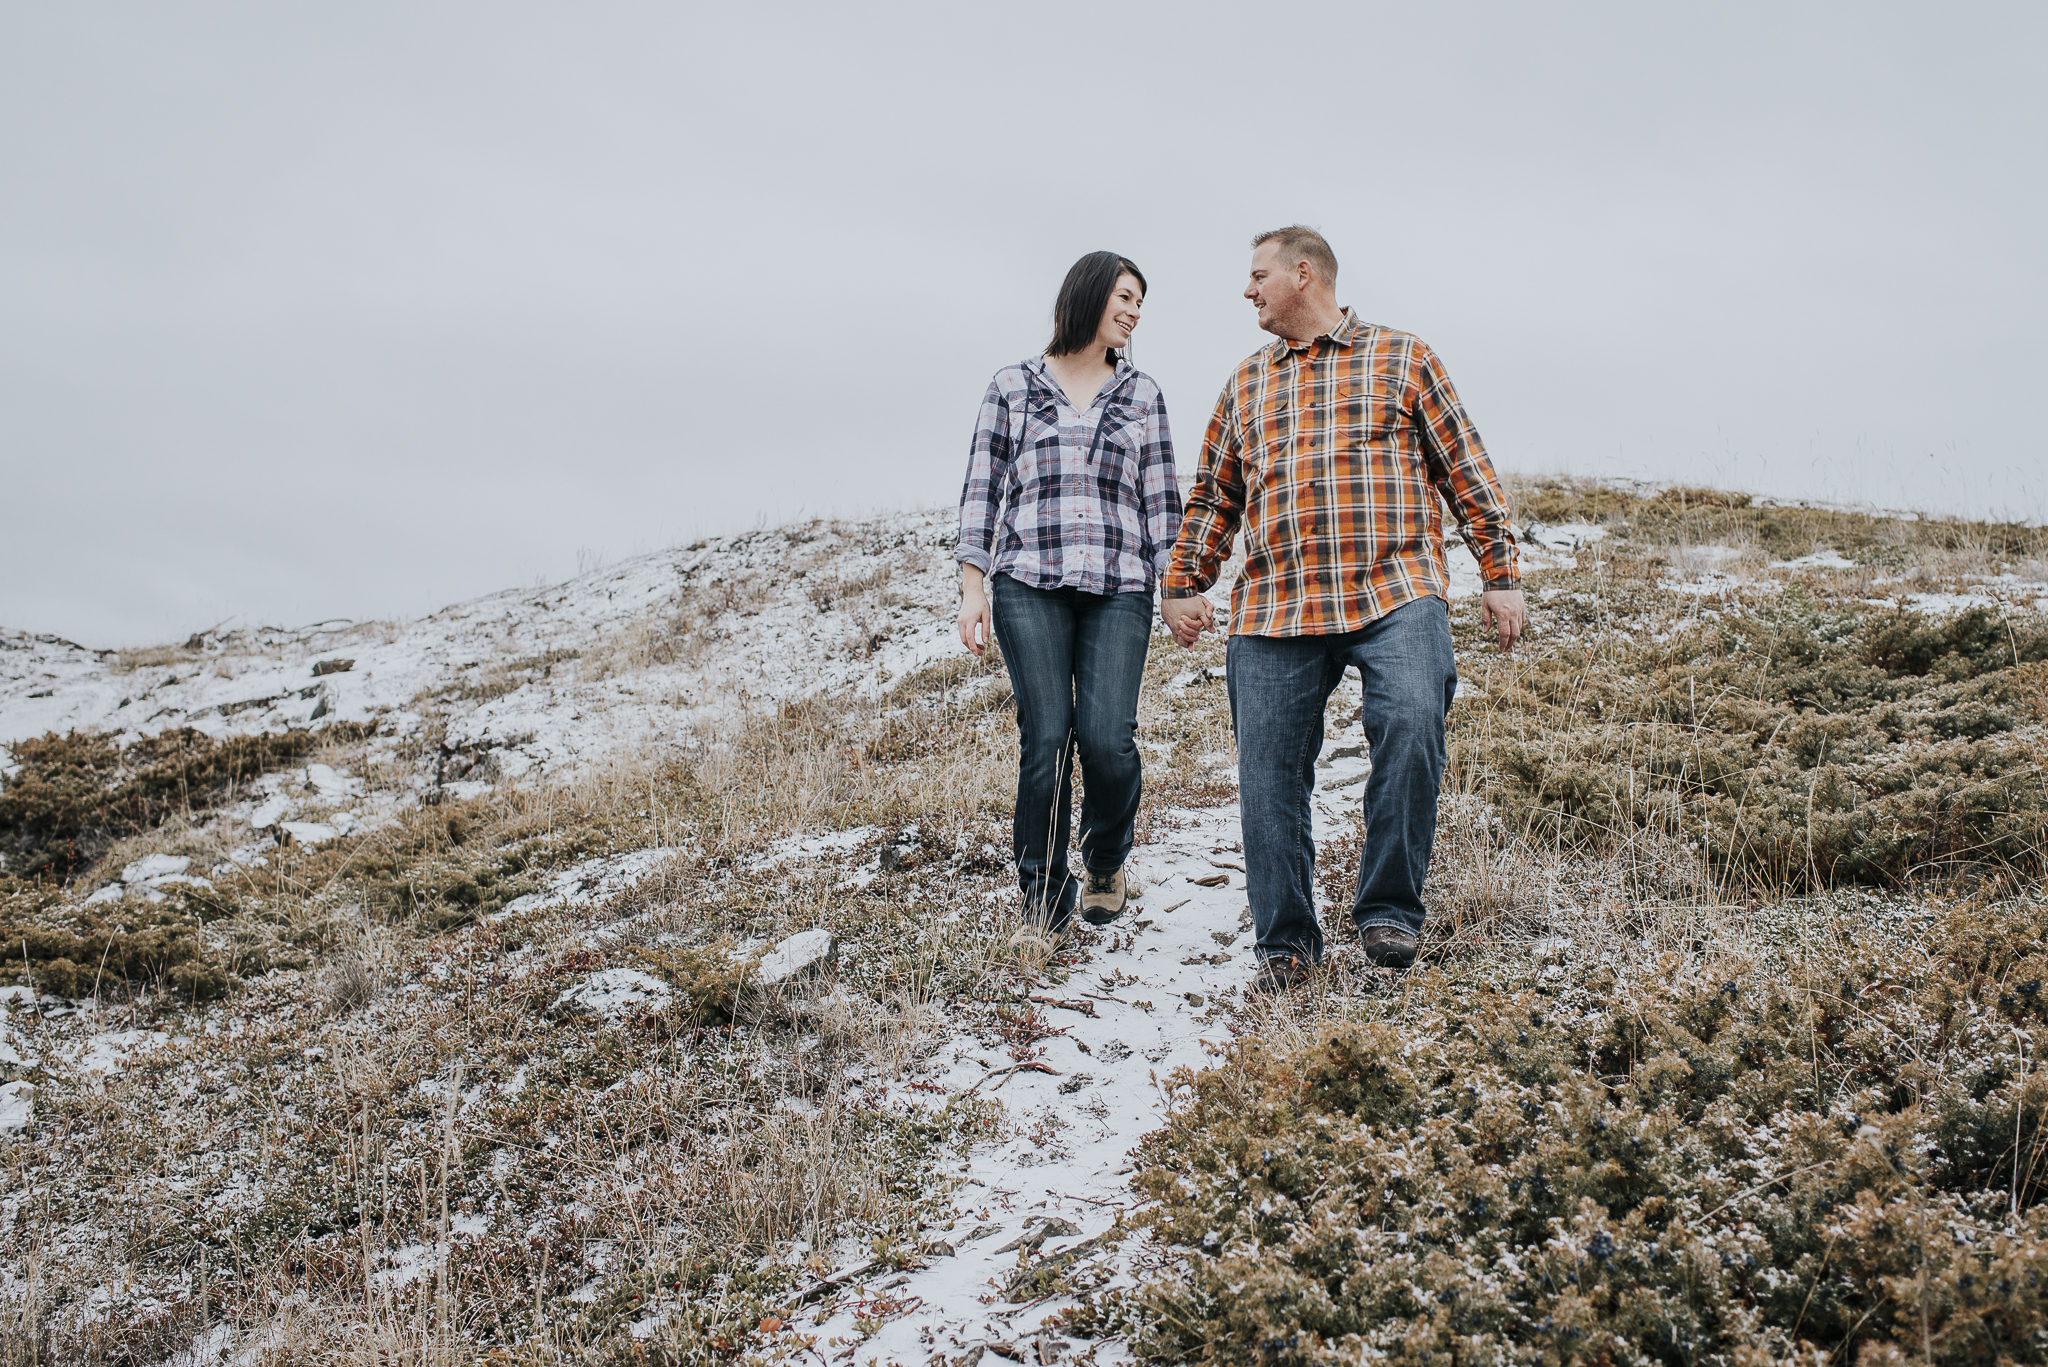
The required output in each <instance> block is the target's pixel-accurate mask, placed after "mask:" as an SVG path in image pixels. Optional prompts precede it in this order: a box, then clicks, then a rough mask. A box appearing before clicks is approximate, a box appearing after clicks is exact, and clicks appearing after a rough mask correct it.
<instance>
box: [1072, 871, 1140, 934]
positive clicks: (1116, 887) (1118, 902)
mask: <svg viewBox="0 0 2048 1367" xmlns="http://www.w3.org/2000/svg"><path fill="white" fill-rule="evenodd" d="M1129 869H1130V866H1129V865H1128V864H1126V865H1124V866H1123V867H1122V868H1119V869H1118V870H1117V871H1116V872H1115V873H1090V874H1089V875H1088V877H1087V878H1086V879H1084V880H1083V881H1082V883H1081V919H1083V920H1084V921H1086V922H1087V923H1088V924H1089V925H1091V926H1106V925H1108V924H1109V923H1110V922H1111V921H1114V920H1115V919H1116V918H1117V917H1119V916H1121V915H1123V914H1124V908H1125V907H1126V906H1128V905H1130V901H1131V877H1130V873H1129Z"/></svg>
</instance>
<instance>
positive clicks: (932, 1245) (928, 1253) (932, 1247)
mask: <svg viewBox="0 0 2048 1367" xmlns="http://www.w3.org/2000/svg"><path fill="white" fill-rule="evenodd" d="M923 1252H924V1256H925V1257H927V1258H950V1257H952V1256H953V1254H954V1253H955V1252H956V1250H955V1249H954V1247H953V1245H951V1244H949V1243H947V1242H946V1241H945V1240H944V1239H927V1240H926V1241H925V1245H924V1249H923Z"/></svg>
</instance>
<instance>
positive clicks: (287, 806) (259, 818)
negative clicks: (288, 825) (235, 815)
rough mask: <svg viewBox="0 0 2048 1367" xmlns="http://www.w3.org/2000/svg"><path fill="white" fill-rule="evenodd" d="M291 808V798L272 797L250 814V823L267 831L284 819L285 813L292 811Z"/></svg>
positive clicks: (258, 828) (260, 829)
mask: <svg viewBox="0 0 2048 1367" xmlns="http://www.w3.org/2000/svg"><path fill="white" fill-rule="evenodd" d="M291 809H292V802H291V799H290V798H288V797H273V798H270V799H268V800H267V801H265V802H264V804H263V805H262V806H261V807H258V808H257V809H256V810H255V811H253V812H251V813H250V814H249V824H250V825H251V826H254V827H255V828H256V829H257V830H259V831H267V830H269V829H270V828H271V827H272V826H275V825H276V824H277V823H278V822H280V821H282V820H284V818H285V814H286V813H287V812H289V811H291Z"/></svg>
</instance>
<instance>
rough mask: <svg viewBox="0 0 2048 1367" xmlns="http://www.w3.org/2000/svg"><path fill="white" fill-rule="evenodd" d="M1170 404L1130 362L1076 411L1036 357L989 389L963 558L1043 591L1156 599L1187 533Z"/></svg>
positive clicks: (966, 495) (971, 474)
mask: <svg viewBox="0 0 2048 1367" xmlns="http://www.w3.org/2000/svg"><path fill="white" fill-rule="evenodd" d="M1180 513H1181V508H1180V485H1179V484H1178V483H1177V482H1176V472H1175V470H1174V465H1173V434H1172V433H1171V432H1169V431H1168V430H1167V426H1166V400H1165V398H1164V397H1163V396H1162V395H1161V394H1160V392H1159V386H1158V385H1157V384H1156V383H1154V382H1153V379H1152V377H1151V376H1150V375H1147V374H1145V373H1144V372H1143V371H1141V370H1138V369H1136V368H1135V367H1133V366H1132V365H1131V363H1130V362H1128V361H1125V360H1122V359H1119V360H1118V361H1117V365H1116V373H1115V374H1114V375H1113V376H1112V377H1111V378H1110V381H1109V383H1108V384H1107V385H1105V386H1104V387H1103V392H1102V394H1101V395H1100V396H1099V397H1098V398H1097V399H1096V400H1095V402H1094V403H1092V404H1090V405H1089V407H1088V410H1087V411H1086V412H1085V413H1079V414H1077V413H1075V412H1074V410H1073V408H1072V407H1071V406H1070V405H1069V404H1068V403H1067V402H1066V400H1065V399H1063V398H1062V397H1061V394H1060V389H1059V385H1058V384H1057V382H1055V381H1054V379H1053V378H1052V376H1051V375H1049V374H1047V373H1046V368H1045V359H1044V358H1043V357H1034V358H1032V359H1031V360H1028V361H1024V362H1021V363H1020V364H1017V365H1012V366H1004V367H1003V368H1002V369H1001V370H999V371H997V372H996V377H995V379H993V380H991V381H990V382H989V386H988V393H987V394H986V395H984V396H983V397H982V400H981V415H980V417H979V418H978V419H977V420H976V422H975V425H974V446H973V448H972V449H971V450H970V451H969V452H968V456H967V483H966V486H965V487H964V488H963V489H961V491H960V541H959V544H958V545H957V546H956V547H955V548H954V551H953V558H954V559H955V560H958V561H959V562H960V563H962V564H964V565H973V566H975V567H976V568H977V569H979V570H980V571H981V572H982V573H983V574H989V575H994V574H1007V575H1009V576H1010V577H1011V578H1012V579H1015V580H1017V581H1018V582H1019V583H1022V584H1028V585H1030V586H1031V587H1032V588H1035V589H1056V588H1076V589H1080V590H1082V591H1084V592H1087V593H1105V594H1106V593H1150V592H1152V590H1153V587H1154V586H1155V585H1156V584H1157V583H1158V582H1159V576H1160V575H1162V574H1164V573H1165V572H1166V562H1167V560H1168V559H1169V558H1170V557H1171V556H1172V554H1173V542H1174V538H1175V537H1176V536H1178V535H1179V534H1180Z"/></svg>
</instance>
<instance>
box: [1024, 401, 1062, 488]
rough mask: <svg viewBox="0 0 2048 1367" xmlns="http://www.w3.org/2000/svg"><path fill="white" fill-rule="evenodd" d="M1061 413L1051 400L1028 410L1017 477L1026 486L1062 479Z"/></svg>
mask: <svg viewBox="0 0 2048 1367" xmlns="http://www.w3.org/2000/svg"><path fill="white" fill-rule="evenodd" d="M1060 448H1061V432H1060V415H1059V409H1058V408H1057V407H1055V406H1054V405H1053V403H1052V401H1051V400H1046V401H1044V402H1042V403H1033V404H1030V405H1029V406H1027V407H1026V408H1025V409H1024V436H1023V441H1022V442H1021V444H1020V445H1019V446H1018V449H1017V474H1018V477H1019V478H1020V479H1022V480H1023V481H1024V483H1026V484H1030V483H1032V482H1034V481H1036V480H1041V479H1058V478H1059V477H1060V472H1061V469H1060V467H1061V460H1060V456H1061V450H1060Z"/></svg>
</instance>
